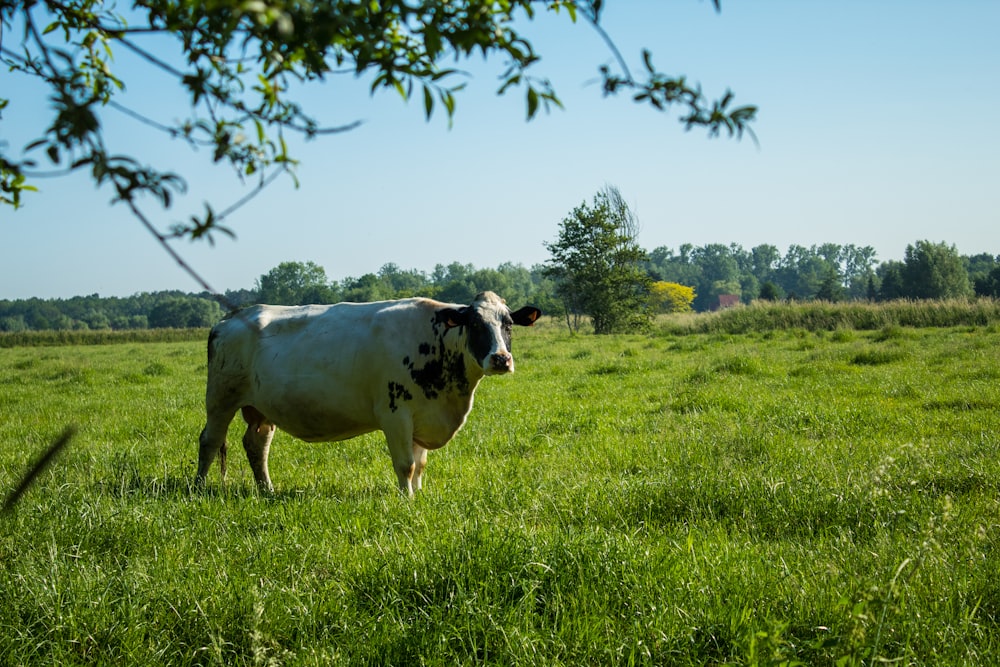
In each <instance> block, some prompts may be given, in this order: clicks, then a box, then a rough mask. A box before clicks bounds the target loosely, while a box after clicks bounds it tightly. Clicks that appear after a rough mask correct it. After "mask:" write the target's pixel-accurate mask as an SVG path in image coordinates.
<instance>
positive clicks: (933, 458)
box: [0, 325, 1000, 665]
mask: <svg viewBox="0 0 1000 667" xmlns="http://www.w3.org/2000/svg"><path fill="white" fill-rule="evenodd" d="M671 331H675V329H674V328H671V327H667V328H661V329H659V330H658V332H657V333H655V334H653V335H649V336H612V337H594V336H570V335H569V334H567V333H565V332H564V331H560V330H559V329H557V328H556V327H554V326H551V325H550V326H549V327H545V326H542V327H538V328H536V329H531V330H523V331H522V330H519V331H518V332H516V334H517V335H516V336H515V340H514V354H515V357H516V358H517V364H518V372H517V373H516V374H515V375H514V376H511V377H502V378H488V379H486V380H484V382H483V383H482V384H481V385H480V387H479V390H478V392H477V401H476V406H475V408H474V409H473V412H472V415H471V416H470V418H469V422H468V423H467V425H466V427H465V429H464V430H463V431H462V432H461V433H460V434H459V435H458V437H457V438H456V439H455V440H454V441H452V442H451V443H450V444H449V445H448V446H447V447H445V448H444V449H442V450H440V451H437V452H432V453H431V454H430V458H429V464H428V469H427V473H426V475H425V490H424V491H423V492H422V494H420V495H418V497H416V498H415V499H413V500H407V499H406V498H403V497H401V496H400V495H399V494H398V493H397V491H396V490H395V485H396V484H395V476H394V474H393V472H392V469H391V465H390V462H389V457H388V454H387V453H386V451H385V445H384V443H383V440H382V437H381V434H373V435H371V436H366V437H362V438H358V439H355V440H353V441H349V442H347V443H339V444H307V443H303V442H299V441H296V440H293V439H292V438H290V437H289V436H287V435H285V434H282V433H280V432H279V434H278V436H277V438H276V440H275V444H274V446H273V448H272V453H271V475H272V478H273V480H274V483H275V486H276V489H277V490H276V492H275V494H274V496H273V497H263V496H260V495H259V494H257V492H256V491H255V490H254V487H253V482H252V477H251V475H250V471H249V466H248V465H247V463H246V460H245V458H244V456H243V452H242V448H241V447H240V445H239V437H240V430H239V428H238V426H237V425H234V427H233V429H232V431H231V432H230V464H229V468H230V473H229V474H230V479H229V482H228V483H227V485H226V486H225V487H223V486H222V485H221V483H220V481H219V477H218V469H217V468H215V469H214V470H213V473H212V476H211V477H210V479H209V485H208V488H207V489H206V490H204V491H197V490H193V489H192V487H191V482H192V480H193V475H194V468H195V462H196V458H197V436H198V433H199V431H200V430H201V427H202V423H203V412H202V397H203V392H204V377H205V359H204V344H203V342H163V343H135V342H127V343H120V344H113V345H103V346H64V347H59V346H53V347H35V348H22V347H14V348H9V349H0V380H2V382H0V424H2V426H3V433H4V436H5V437H4V442H5V446H4V447H3V449H2V451H0V493H3V494H6V493H9V491H10V490H11V489H13V488H14V486H15V485H16V483H17V481H18V479H19V478H20V477H21V476H22V475H23V474H24V472H25V471H26V470H27V469H28V468H29V467H30V465H31V461H32V460H33V459H34V458H35V457H36V456H37V455H38V453H39V452H41V451H42V450H43V449H44V448H45V447H46V445H47V444H48V443H49V442H51V441H52V440H53V439H54V438H56V437H57V436H58V434H59V433H60V432H61V431H62V429H63V428H64V427H65V426H66V425H67V424H75V425H77V427H78V429H79V431H78V434H77V436H76V437H75V438H74V440H73V442H72V443H71V444H70V446H69V447H68V448H67V450H66V451H65V452H64V453H63V454H62V455H61V456H60V458H59V459H58V460H57V461H56V462H55V464H54V465H53V466H52V467H51V468H50V469H49V470H47V471H46V472H44V473H43V474H42V475H41V476H40V478H39V480H38V482H37V483H36V484H35V485H34V486H33V487H32V488H31V489H30V490H29V491H28V493H27V494H26V495H25V496H24V497H23V498H22V500H21V502H20V503H19V504H18V505H17V506H16V507H15V508H14V510H13V511H11V512H9V513H7V514H6V515H0V563H2V566H0V664H3V665H8V664H10V665H14V664H30V663H36V664H83V663H87V664H124V663H133V664H139V663H148V664H153V663H169V664H211V665H222V664H225V665H271V664H275V665H283V664H289V665H329V664H344V665H357V664H371V665H389V664H392V665H416V664H428V665H450V664H470V663H492V664H498V665H583V664H586V665H606V664H666V665H685V664H690V665H704V664H745V665H754V664H807V665H814V664H820V665H823V664H826V665H861V664H864V665H877V664H900V665H978V664H998V663H1000V576H998V575H1000V328H998V327H997V326H996V325H990V326H963V327H951V328H920V329H912V328H903V327H898V326H887V327H884V328H880V329H872V330H867V331H858V330H854V329H836V330H834V331H819V332H807V331H805V330H803V329H792V330H778V331H771V332H767V333H745V334H738V335H734V334H722V333H694V334H685V335H681V334H678V333H676V331H675V332H674V333H670V332H671Z"/></svg>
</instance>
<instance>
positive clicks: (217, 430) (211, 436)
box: [195, 410, 236, 486]
mask: <svg viewBox="0 0 1000 667" xmlns="http://www.w3.org/2000/svg"><path fill="white" fill-rule="evenodd" d="M235 415H236V411H235V410H232V411H225V412H213V413H209V415H208V420H207V421H206V423H205V428H204V429H202V431H201V436H200V437H199V438H198V475H197V477H196V478H195V482H196V483H197V484H198V485H199V486H203V485H204V484H205V478H206V477H207V476H208V470H209V468H211V467H212V462H213V461H215V457H216V456H218V457H219V466H220V468H221V470H222V479H223V481H225V479H226V432H227V431H228V430H229V422H231V421H232V420H233V417H234V416H235Z"/></svg>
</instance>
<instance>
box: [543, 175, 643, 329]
mask: <svg viewBox="0 0 1000 667" xmlns="http://www.w3.org/2000/svg"><path fill="white" fill-rule="evenodd" d="M638 232H639V224H638V220H637V219H636V217H635V214H634V213H633V212H632V210H631V209H630V208H629V206H628V204H627V203H625V200H624V199H623V198H622V196H621V193H620V192H619V191H618V189H617V188H615V187H612V186H608V187H606V188H605V189H604V190H602V191H600V192H598V193H597V195H595V197H594V202H593V204H592V205H590V206H588V205H587V204H586V202H584V203H583V204H580V206H578V207H577V208H575V209H573V211H572V213H570V215H569V216H568V217H566V218H565V219H564V220H563V221H562V223H561V224H560V226H559V238H558V239H557V240H556V241H555V242H554V243H546V244H545V247H546V248H548V251H549V253H550V254H551V255H552V258H551V259H550V260H549V263H548V264H547V268H546V273H547V274H548V275H549V276H550V277H553V278H555V279H556V280H557V287H556V290H557V292H558V294H559V296H560V297H561V298H562V300H563V304H564V306H565V309H566V313H567V317H568V315H569V314H570V313H573V312H577V313H584V314H586V315H589V316H590V318H591V319H592V320H593V323H594V332H595V333H599V334H605V333H614V332H617V331H624V330H628V329H630V328H634V327H637V326H644V325H648V323H649V321H650V319H651V312H650V310H649V309H648V308H647V304H648V302H649V285H650V283H651V282H652V281H651V280H650V278H649V276H648V275H647V274H646V272H645V271H643V270H642V268H641V267H640V265H639V263H640V262H642V261H645V260H646V259H647V257H646V251H645V250H643V249H642V248H641V247H640V246H639V244H638V242H637V241H636V236H637V235H638Z"/></svg>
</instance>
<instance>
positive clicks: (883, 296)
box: [875, 260, 907, 301]
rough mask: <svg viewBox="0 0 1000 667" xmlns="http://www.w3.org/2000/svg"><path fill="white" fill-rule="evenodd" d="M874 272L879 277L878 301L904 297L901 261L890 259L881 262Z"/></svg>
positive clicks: (904, 287) (905, 294) (904, 288)
mask: <svg viewBox="0 0 1000 667" xmlns="http://www.w3.org/2000/svg"><path fill="white" fill-rule="evenodd" d="M875 274H876V275H877V276H878V277H879V279H880V281H881V285H880V287H879V290H878V300H879V301H892V300H893V299H903V298H906V296H907V293H906V286H905V285H904V284H903V263H902V262H899V261H896V260H891V261H888V262H883V263H882V264H881V265H880V266H879V267H878V269H876V271H875Z"/></svg>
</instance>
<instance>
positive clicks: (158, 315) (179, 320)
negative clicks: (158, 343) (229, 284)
mask: <svg viewBox="0 0 1000 667" xmlns="http://www.w3.org/2000/svg"><path fill="white" fill-rule="evenodd" d="M222 316H223V312H222V307H221V306H219V304H218V303H216V302H215V301H212V300H208V299H199V298H197V297H190V296H188V297H184V296H172V297H167V298H166V299H164V300H163V301H162V302H160V303H159V304H158V305H157V306H156V307H155V308H153V310H152V311H150V313H149V326H150V328H153V329H162V328H174V329H188V328H196V327H210V326H212V325H213V324H215V323H216V322H218V321H219V320H220V319H222Z"/></svg>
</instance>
